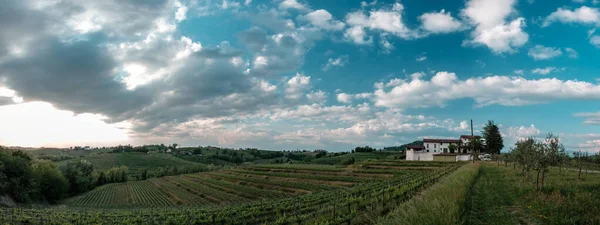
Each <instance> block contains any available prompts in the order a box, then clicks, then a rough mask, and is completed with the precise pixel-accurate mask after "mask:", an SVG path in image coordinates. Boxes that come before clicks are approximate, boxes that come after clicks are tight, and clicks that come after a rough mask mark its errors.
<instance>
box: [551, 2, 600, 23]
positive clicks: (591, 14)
mask: <svg viewBox="0 0 600 225" xmlns="http://www.w3.org/2000/svg"><path fill="white" fill-rule="evenodd" d="M557 21H559V22H562V23H583V24H592V25H597V26H600V11H599V10H598V8H590V7H587V6H582V7H580V8H578V9H575V10H569V9H564V8H558V9H557V10H556V11H555V12H553V13H551V14H550V15H548V16H547V17H546V19H545V20H544V24H543V26H548V25H550V24H552V23H554V22H557Z"/></svg>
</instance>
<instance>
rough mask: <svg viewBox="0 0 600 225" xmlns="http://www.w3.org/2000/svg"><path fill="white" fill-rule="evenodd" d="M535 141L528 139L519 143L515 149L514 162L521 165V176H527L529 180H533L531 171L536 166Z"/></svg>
mask: <svg viewBox="0 0 600 225" xmlns="http://www.w3.org/2000/svg"><path fill="white" fill-rule="evenodd" d="M534 145H535V139H533V138H527V139H525V140H520V141H517V143H516V144H515V148H514V149H513V151H512V152H513V153H514V154H515V155H514V161H515V162H517V163H518V164H519V165H521V175H523V176H525V175H527V179H528V180H530V179H531V173H530V172H531V169H532V168H533V166H534V157H535V150H534Z"/></svg>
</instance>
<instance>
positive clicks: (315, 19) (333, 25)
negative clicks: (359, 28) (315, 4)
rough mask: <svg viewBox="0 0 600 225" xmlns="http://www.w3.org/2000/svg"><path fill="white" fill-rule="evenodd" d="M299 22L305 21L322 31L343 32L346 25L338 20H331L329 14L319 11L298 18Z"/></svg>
mask: <svg viewBox="0 0 600 225" xmlns="http://www.w3.org/2000/svg"><path fill="white" fill-rule="evenodd" d="M298 19H299V20H305V21H308V22H309V23H311V24H312V25H314V26H316V27H318V28H321V29H324V30H343V29H344V27H345V26H346V24H344V22H341V21H339V20H335V19H333V16H332V15H331V13H329V12H327V10H324V9H319V10H316V11H313V12H311V13H309V14H306V15H304V16H298Z"/></svg>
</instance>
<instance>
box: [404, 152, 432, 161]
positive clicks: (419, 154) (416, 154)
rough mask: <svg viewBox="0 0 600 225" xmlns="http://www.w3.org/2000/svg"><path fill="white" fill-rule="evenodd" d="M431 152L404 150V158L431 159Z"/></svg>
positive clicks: (410, 159) (415, 159) (409, 159)
mask: <svg viewBox="0 0 600 225" xmlns="http://www.w3.org/2000/svg"><path fill="white" fill-rule="evenodd" d="M433 154H436V153H433V152H421V151H413V150H407V151H406V160H408V161H433Z"/></svg>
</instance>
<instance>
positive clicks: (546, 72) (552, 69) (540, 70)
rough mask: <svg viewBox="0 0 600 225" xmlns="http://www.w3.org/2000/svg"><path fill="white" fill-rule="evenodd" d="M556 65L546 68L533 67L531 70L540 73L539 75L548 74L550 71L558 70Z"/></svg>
mask: <svg viewBox="0 0 600 225" xmlns="http://www.w3.org/2000/svg"><path fill="white" fill-rule="evenodd" d="M558 70H559V69H557V68H556V67H546V68H535V69H533V70H531V72H532V73H535V74H540V75H548V74H550V73H552V72H555V71H558Z"/></svg>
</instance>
